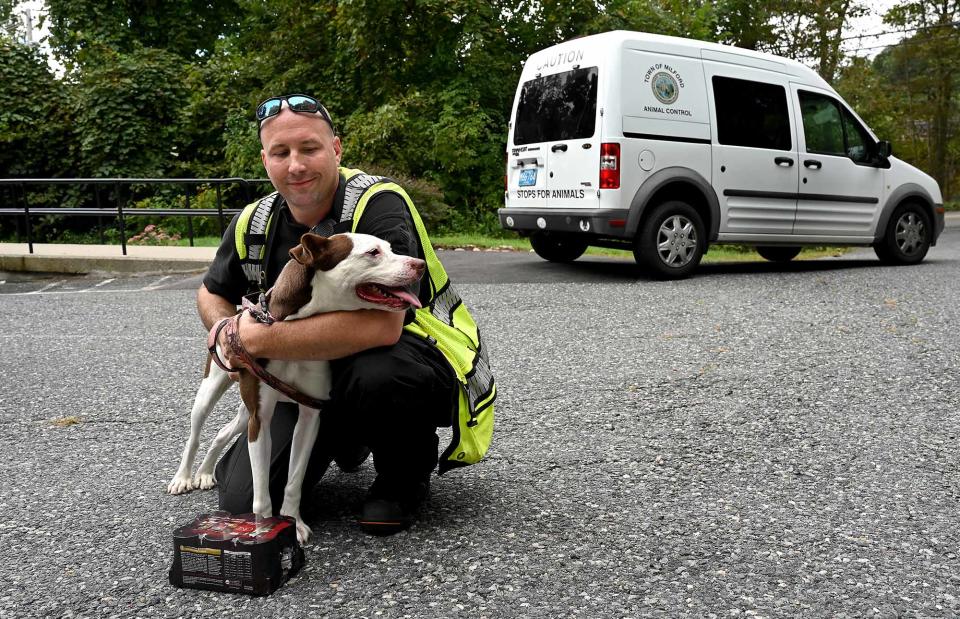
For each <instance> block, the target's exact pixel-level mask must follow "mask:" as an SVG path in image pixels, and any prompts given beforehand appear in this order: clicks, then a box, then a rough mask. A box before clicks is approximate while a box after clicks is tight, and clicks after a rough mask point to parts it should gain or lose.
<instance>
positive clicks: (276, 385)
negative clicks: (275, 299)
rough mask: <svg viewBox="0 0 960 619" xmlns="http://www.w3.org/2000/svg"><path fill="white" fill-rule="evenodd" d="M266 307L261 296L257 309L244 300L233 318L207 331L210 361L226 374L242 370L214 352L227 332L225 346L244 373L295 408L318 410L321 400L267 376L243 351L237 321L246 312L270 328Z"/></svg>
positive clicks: (272, 319)
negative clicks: (301, 406)
mask: <svg viewBox="0 0 960 619" xmlns="http://www.w3.org/2000/svg"><path fill="white" fill-rule="evenodd" d="M265 305H266V303H265V299H264V296H263V295H262V294H261V295H260V299H259V307H258V306H257V305H254V304H253V303H252V302H251V301H249V300H248V299H247V298H246V297H244V299H243V308H242V309H241V310H240V311H239V312H238V313H237V314H236V315H234V316H230V317H228V318H223V319H221V320H220V321H218V322H217V324H215V325H214V326H213V328H212V329H210V334H209V335H207V350H209V351H210V356H212V357H213V361H214V363H216V364H217V365H218V366H220V369H222V370H223V371H225V372H236V371H238V370H239V369H243V368H232V367H229V366H228V365H227V364H226V362H225V361H224V360H223V359H221V358H220V354H219V353H218V352H217V341H218V340H219V339H220V332H221V331H224V330H226V338H227V346H229V347H230V348H231V350H232V351H233V353H234V354H235V355H236V356H238V357H240V360H241V361H243V363H244V365H246V366H247V367H246V369H248V370H250V372H251V373H252V374H253V375H254V376H256V377H257V378H259V379H260V380H261V381H262V382H264V383H266V384H267V385H268V386H269V387H271V388H273V389H275V390H277V391H279V392H280V393H282V394H283V395H285V396H287V397H288V398H290V399H291V400H293V401H294V402H297V403H298V404H303V405H304V406H309V407H310V408H315V409H317V410H319V409H321V408H323V404H324V400H319V399H317V398H314V397H312V396H309V395H307V394H305V393H303V392H302V391H300V390H299V389H297V388H296V387H294V386H293V385H290V384H289V383H285V382H283V381H282V380H280V379H279V378H277V377H276V376H274V375H273V374H271V373H270V372H268V371H267V370H266V368H264V367H263V366H262V365H260V364H259V363H258V362H257V360H256V359H254V358H253V356H252V355H251V354H250V353H249V352H247V349H246V348H244V347H243V342H242V341H240V318H241V317H242V316H243V314H244V313H246V312H249V313H250V314H251V315H252V316H253V317H254V319H256V320H257V322H262V323H264V324H268V325H270V324H273V323H274V322H276V321H275V320H274V318H273V317H272V316H271V315H270V312H269V311H266V308H265Z"/></svg>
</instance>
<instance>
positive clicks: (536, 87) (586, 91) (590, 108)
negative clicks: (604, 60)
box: [513, 67, 597, 144]
mask: <svg viewBox="0 0 960 619" xmlns="http://www.w3.org/2000/svg"><path fill="white" fill-rule="evenodd" d="M596 123H597V67H590V68H588V69H574V70H572V71H566V72H564V73H555V74H553V75H546V76H544V77H538V78H536V79H533V80H530V81H529V82H525V83H524V84H523V89H522V90H521V91H520V101H519V103H517V117H516V125H517V126H516V127H515V128H514V131H513V143H514V144H534V143H537V142H556V141H557V140H578V139H584V138H589V137H593V133H594V129H595V128H596Z"/></svg>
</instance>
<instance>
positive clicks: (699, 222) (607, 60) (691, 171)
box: [499, 31, 943, 278]
mask: <svg viewBox="0 0 960 619" xmlns="http://www.w3.org/2000/svg"><path fill="white" fill-rule="evenodd" d="M509 132H510V135H509V138H508V144H507V177H506V183H507V187H506V192H505V202H506V204H505V208H502V209H500V210H499V216H500V224H501V226H503V227H504V228H505V229H507V230H513V231H516V232H519V233H521V234H523V235H528V236H529V237H530V241H531V244H532V246H533V248H534V250H535V251H536V252H537V254H539V255H540V256H541V257H543V258H545V259H547V260H552V261H558V262H566V261H571V260H575V259H576V258H578V257H579V256H580V255H581V254H582V253H583V252H584V251H585V250H586V248H587V247H588V246H590V245H595V246H600V247H615V248H623V249H632V250H633V252H634V256H635V258H636V260H637V262H638V263H640V264H641V265H643V266H644V267H646V268H647V269H648V270H649V271H650V272H651V273H652V274H653V275H655V276H657V277H661V278H680V277H685V276H687V275H689V274H690V272H691V271H692V270H693V269H694V268H696V266H697V264H698V263H699V262H700V258H701V256H702V255H703V253H704V252H705V251H706V250H707V247H708V246H709V244H711V243H738V244H747V245H753V246H756V248H757V250H758V251H759V253H760V255H761V256H763V257H765V258H767V259H769V260H777V261H786V260H790V259H792V258H793V257H795V256H796V255H797V254H798V253H799V252H800V248H801V247H802V246H804V245H827V244H828V245H864V246H872V247H874V248H875V250H876V253H877V255H878V256H879V257H880V259H881V260H883V261H884V262H890V263H898V264H912V263H917V262H920V261H921V260H923V257H924V256H925V255H926V253H927V250H928V249H929V247H930V246H931V245H934V244H936V242H937V237H938V236H939V235H940V232H941V231H942V230H943V198H942V196H941V194H940V188H939V187H938V186H937V183H936V181H934V180H933V179H932V178H931V177H930V176H928V175H926V174H924V173H923V172H921V171H920V170H918V169H916V168H914V167H913V166H911V165H908V164H906V163H904V162H903V161H900V160H899V159H896V158H895V157H892V156H891V150H892V149H891V146H890V143H889V142H885V141H880V140H878V139H877V137H876V136H875V135H874V134H873V132H871V131H870V129H869V128H868V127H867V126H866V124H864V122H863V121H862V120H860V118H859V117H858V116H857V115H856V113H855V112H854V111H853V110H852V109H851V108H850V106H848V105H847V104H846V103H845V102H844V101H843V99H841V98H840V96H839V95H838V94H837V93H836V92H835V91H834V90H833V89H832V88H831V87H830V85H829V84H827V83H826V82H825V81H824V80H823V79H821V78H820V77H819V76H818V75H817V74H816V73H815V72H813V71H812V70H810V69H808V68H807V67H805V66H803V65H801V64H800V63H798V62H795V61H792V60H788V59H785V58H779V57H777V56H771V55H769V54H762V53H759V52H753V51H749V50H743V49H739V48H735V47H727V46H723V45H717V44H714V43H704V42H702V41H694V40H690V39H680V38H675V37H666V36H659V35H653V34H645V33H639V32H624V31H617V32H608V33H605V34H599V35H594V36H589V37H584V38H581V39H575V40H573V41H568V42H566V43H561V44H560V45H556V46H554V47H550V48H548V49H545V50H543V51H540V52H537V53H536V54H533V55H532V56H530V58H529V59H528V60H527V61H526V64H525V65H524V67H523V73H522V75H521V78H520V85H519V87H518V88H517V94H516V97H515V100H514V104H513V111H512V113H511V119H510V129H509Z"/></svg>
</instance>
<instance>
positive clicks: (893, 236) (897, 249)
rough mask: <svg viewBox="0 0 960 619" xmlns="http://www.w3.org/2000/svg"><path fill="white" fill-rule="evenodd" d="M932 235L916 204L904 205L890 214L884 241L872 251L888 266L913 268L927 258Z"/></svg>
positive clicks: (929, 225) (927, 220)
mask: <svg viewBox="0 0 960 619" xmlns="http://www.w3.org/2000/svg"><path fill="white" fill-rule="evenodd" d="M932 232H933V226H932V225H931V224H930V216H929V215H928V214H927V211H926V210H925V209H924V208H923V207H922V206H920V205H919V204H916V203H915V202H907V203H906V204H901V205H900V206H898V207H897V208H896V210H894V211H893V215H891V216H890V221H889V222H887V229H886V231H885V232H884V234H883V238H882V239H880V242H879V243H877V244H876V245H875V246H874V247H873V250H874V251H875V252H877V257H878V258H880V261H881V262H885V263H887V264H916V263H918V262H920V261H921V260H923V258H924V256H926V255H927V251H928V250H929V249H930V238H931V234H932Z"/></svg>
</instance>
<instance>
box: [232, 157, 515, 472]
mask: <svg viewBox="0 0 960 619" xmlns="http://www.w3.org/2000/svg"><path fill="white" fill-rule="evenodd" d="M340 174H342V175H343V177H344V178H345V179H346V181H347V183H346V187H345V188H344V189H345V191H344V199H343V205H342V207H341V210H340V221H341V222H347V221H350V222H351V223H352V226H351V228H350V229H351V231H356V228H357V224H358V223H359V222H360V217H361V216H362V215H363V211H364V209H365V208H366V206H367V204H369V202H370V200H371V198H373V196H374V195H376V194H378V193H380V192H382V191H390V192H393V193H396V194H397V195H399V196H400V197H401V198H402V199H403V201H404V203H405V204H406V206H407V210H408V212H409V213H410V217H411V219H412V220H413V223H414V227H415V229H416V232H417V237H418V240H419V241H420V246H421V248H422V249H423V257H424V259H425V260H426V262H427V272H428V274H429V278H430V281H429V282H423V283H428V284H429V285H430V291H431V295H430V299H429V301H428V303H427V304H426V306H424V307H423V308H421V309H418V310H417V311H416V312H415V314H414V315H415V320H414V322H411V323H410V324H408V325H406V326H405V327H404V329H405V330H407V331H409V332H411V333H413V334H415V335H418V336H420V337H422V338H424V339H427V340H428V341H433V342H435V344H436V346H437V348H438V349H439V350H440V352H442V353H443V356H444V357H445V358H446V359H447V362H448V363H449V364H450V367H451V368H453V370H454V372H455V374H456V376H457V379H458V380H459V382H460V386H461V388H460V393H459V396H458V407H457V408H458V410H457V420H456V423H453V424H452V427H453V440H452V441H451V442H450V445H449V446H448V447H447V448H446V449H445V450H444V452H443V454H442V455H441V456H440V462H439V472H440V473H444V472H445V471H447V470H449V469H451V468H454V467H457V466H465V465H467V464H474V463H476V462H479V461H480V460H481V459H482V458H483V456H484V454H485V453H486V452H487V449H488V448H489V446H490V441H491V439H492V436H493V415H494V408H493V401H494V400H495V399H496V396H497V388H496V383H495V382H494V378H493V372H492V371H491V369H490V363H489V361H488V359H487V351H486V349H485V348H484V347H483V342H482V341H481V339H480V331H479V330H478V329H477V325H476V322H474V320H473V317H472V316H471V315H470V312H469V311H468V310H467V308H466V306H465V305H464V304H463V301H462V300H461V299H460V295H458V294H457V293H456V291H455V290H454V289H453V287H452V286H451V285H450V281H449V278H448V276H447V272H446V270H445V269H444V268H443V265H442V264H441V263H440V260H439V259H438V258H437V254H436V252H434V250H433V245H432V244H431V243H430V237H429V236H428V235H427V231H426V228H425V227H424V225H423V221H422V220H421V219H420V214H419V213H418V212H417V209H416V207H414V205H413V200H411V199H410V196H408V195H407V192H406V191H404V190H403V188H402V187H400V186H399V185H397V184H396V183H394V182H393V181H392V180H390V179H388V178H384V177H382V176H371V175H369V174H366V173H364V172H362V171H360V170H354V169H349V168H340ZM276 196H277V194H276V193H273V194H270V195H269V196H267V197H266V198H263V199H262V200H259V201H258V202H254V203H252V204H249V205H247V206H246V207H245V208H244V210H243V212H242V213H241V215H240V218H239V219H238V220H237V231H236V235H235V238H236V244H237V254H238V255H239V256H240V260H241V264H242V265H243V270H244V274H246V276H247V280H248V282H249V283H250V286H251V288H257V287H259V288H261V290H262V286H263V285H264V284H265V282H266V275H265V274H264V273H263V272H262V265H263V262H264V261H263V257H264V256H263V253H264V251H263V246H264V245H265V244H266V239H267V234H268V233H269V230H270V225H271V223H272V221H273V217H272V215H273V206H274V205H275V203H276ZM248 224H249V225H250V226H251V227H250V229H249V230H248V229H247V225H248ZM254 225H255V226H256V227H253V226H254ZM255 231H260V232H255ZM245 241H246V242H245ZM254 256H256V260H255V259H254ZM248 267H249V268H248ZM421 285H422V284H421Z"/></svg>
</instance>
